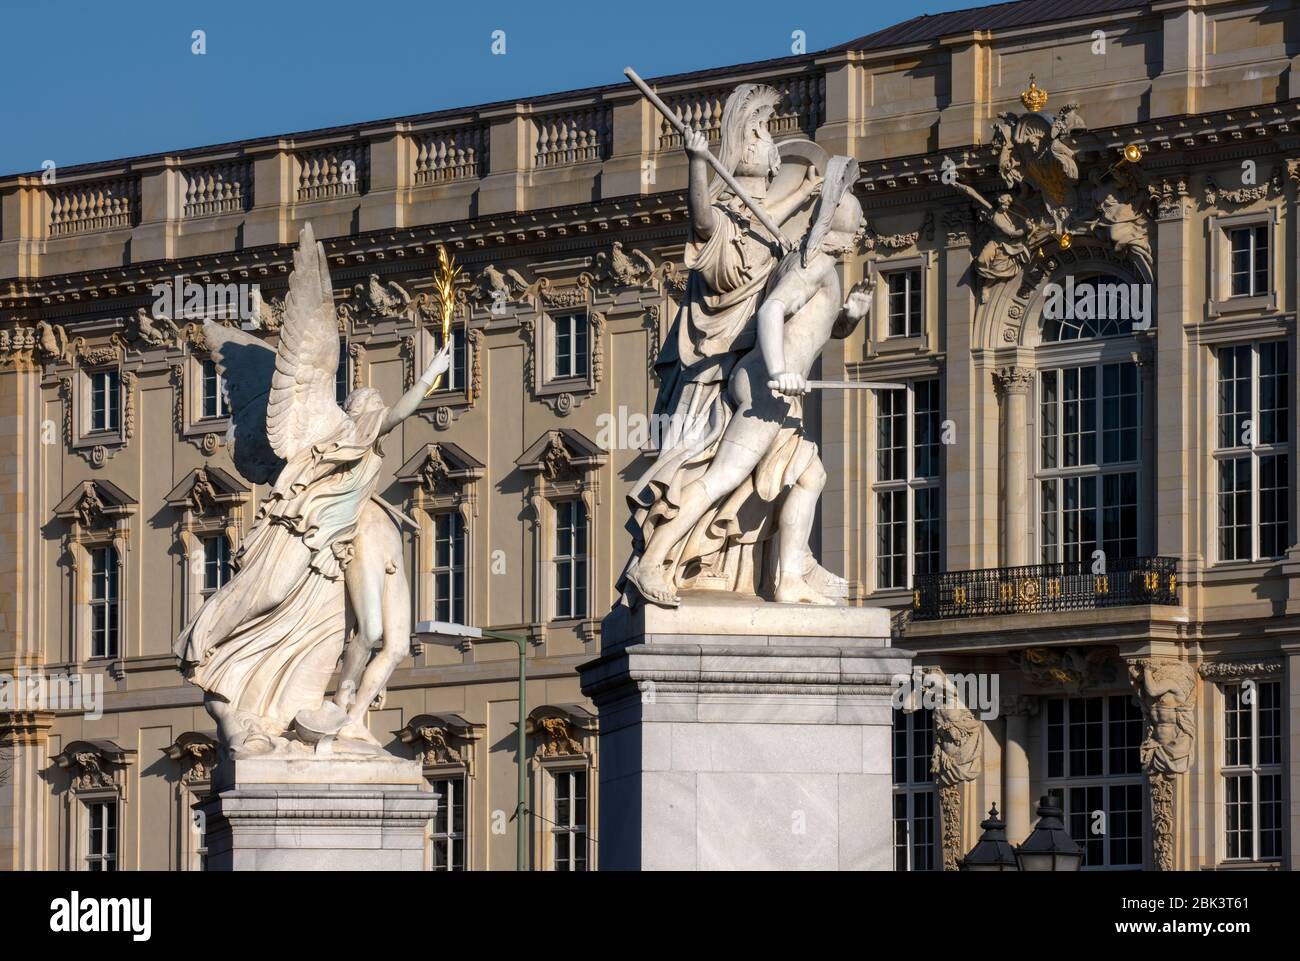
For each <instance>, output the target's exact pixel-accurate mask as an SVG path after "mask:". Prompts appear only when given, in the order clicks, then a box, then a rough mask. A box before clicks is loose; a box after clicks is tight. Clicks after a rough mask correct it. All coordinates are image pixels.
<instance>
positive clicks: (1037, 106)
mask: <svg viewBox="0 0 1300 961" xmlns="http://www.w3.org/2000/svg"><path fill="white" fill-rule="evenodd" d="M1020 102H1021V103H1023V104H1024V105H1025V109H1026V110H1032V111H1033V112H1034V113H1038V111H1040V110H1042V109H1043V108H1044V107H1046V106H1047V91H1046V90H1044V89H1043V88H1042V87H1040V86H1039V85H1038V84H1037V83H1036V82H1035V80H1034V75H1033V74H1032V73H1031V74H1030V75H1029V89H1028V90H1026V91H1024V92H1023V93H1022V94H1021V95H1020Z"/></svg>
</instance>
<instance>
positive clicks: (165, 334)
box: [126, 307, 182, 347]
mask: <svg viewBox="0 0 1300 961" xmlns="http://www.w3.org/2000/svg"><path fill="white" fill-rule="evenodd" d="M181 336H182V335H181V331H180V328H179V327H177V326H176V324H175V323H173V322H172V319H171V318H170V317H157V318H155V317H153V316H151V315H150V313H149V309H148V308H147V307H141V308H140V309H139V310H137V311H136V312H135V315H134V316H133V317H132V318H131V323H130V324H128V325H127V328H126V339H127V340H129V341H130V342H132V343H134V344H136V345H140V344H143V345H145V346H148V347H170V346H171V345H173V344H175V343H176V342H177V341H179V340H180V339H181Z"/></svg>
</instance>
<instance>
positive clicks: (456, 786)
mask: <svg viewBox="0 0 1300 961" xmlns="http://www.w3.org/2000/svg"><path fill="white" fill-rule="evenodd" d="M433 789H434V791H436V792H437V793H438V794H441V795H442V797H441V798H440V799H439V801H438V812H437V814H435V815H434V818H433V870H435V871H464V870H465V779H464V778H463V777H448V778H439V779H438V780H436V781H434V782H433Z"/></svg>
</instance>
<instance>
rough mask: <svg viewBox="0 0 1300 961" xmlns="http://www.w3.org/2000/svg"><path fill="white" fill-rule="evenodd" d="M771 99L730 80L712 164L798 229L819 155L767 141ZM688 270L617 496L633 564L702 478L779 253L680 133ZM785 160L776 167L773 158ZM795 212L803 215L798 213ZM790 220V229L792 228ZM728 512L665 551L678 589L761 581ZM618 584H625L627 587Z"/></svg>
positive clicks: (751, 538)
mask: <svg viewBox="0 0 1300 961" xmlns="http://www.w3.org/2000/svg"><path fill="white" fill-rule="evenodd" d="M778 102H779V95H778V94H777V92H776V91H775V90H773V89H772V88H771V87H767V86H764V85H761V84H741V85H740V86H738V87H737V88H736V89H735V91H734V92H733V93H732V94H731V96H730V97H728V99H727V103H726V106H725V107H724V109H723V114H722V125H721V144H720V151H719V158H718V159H719V162H720V163H721V165H722V166H723V167H724V169H726V170H727V171H728V172H729V173H731V174H732V175H733V176H734V177H735V179H736V182H737V184H738V185H739V186H740V187H741V188H742V189H743V190H744V191H745V192H746V193H747V194H748V195H749V199H750V200H752V201H753V202H755V203H757V204H759V205H762V207H763V209H764V210H765V211H766V212H767V214H768V215H769V217H770V218H771V219H772V220H773V222H774V223H776V224H778V225H782V227H783V229H784V230H785V231H786V232H787V233H790V232H791V230H792V229H793V231H794V234H795V236H798V232H799V225H800V223H801V222H806V219H807V207H808V202H809V200H810V199H811V198H812V197H813V196H815V194H816V192H817V190H818V188H819V185H820V180H821V178H820V174H821V168H822V167H824V165H825V156H826V155H825V152H824V151H822V150H821V149H820V148H819V147H817V146H816V145H815V144H813V143H811V142H810V141H804V140H797V141H788V142H787V143H786V144H783V145H782V146H781V147H780V148H778V147H777V145H776V144H775V143H774V142H773V140H772V137H771V134H770V132H769V131H768V129H767V123H768V120H769V119H770V117H771V116H772V112H773V110H774V108H775V107H776V105H777V103H778ZM684 140H685V143H684V146H685V149H686V153H687V155H688V157H689V168H690V169H689V178H690V185H689V191H688V200H689V204H690V209H691V232H692V236H691V240H690V242H689V243H688V244H687V249H686V266H687V267H688V268H689V269H690V272H689V274H688V276H687V281H686V290H685V293H684V296H683V297H682V300H681V305H680V307H679V310H678V312H677V316H676V318H675V321H674V323H673V326H672V329H671V330H670V331H669V334H668V337H667V340H666V342H665V344H664V348H663V350H662V352H661V354H660V356H659V358H658V359H657V361H656V364H655V367H656V371H657V372H658V375H659V380H660V390H659V396H658V399H657V401H656V404H655V416H656V419H657V420H658V422H659V423H660V424H662V425H664V429H663V430H662V431H661V439H660V451H659V456H658V457H657V459H656V460H655V462H654V463H653V464H652V465H651V466H650V468H649V469H648V470H647V471H646V472H645V473H644V474H643V475H642V477H640V478H639V479H638V480H637V481H636V482H635V483H634V484H633V485H632V489H631V492H630V493H629V495H628V501H629V505H630V507H631V510H632V521H631V523H630V527H631V528H632V533H633V540H634V556H633V559H632V561H631V563H630V565H629V568H628V572H627V573H631V572H632V571H634V570H635V567H636V565H637V563H638V557H639V554H640V551H641V550H642V549H643V547H644V545H645V543H646V542H647V541H648V540H649V538H650V537H651V536H652V535H653V533H654V531H655V530H656V529H657V528H658V527H659V526H660V525H661V524H664V523H666V522H668V521H670V520H671V519H672V518H673V517H674V516H676V514H677V511H678V509H679V505H680V504H681V497H682V491H683V490H684V488H685V487H686V486H687V485H689V484H690V483H691V482H692V481H693V480H697V479H698V478H699V477H701V476H703V474H704V472H705V471H706V470H707V469H708V466H709V463H710V462H711V461H712V459H713V456H714V455H715V453H716V451H717V447H718V444H719V442H720V440H721V438H722V435H723V432H724V431H725V430H726V427H727V424H728V423H729V421H730V419H731V416H732V412H733V410H734V405H733V404H732V402H731V400H730V398H729V397H728V395H727V391H726V385H727V381H728V378H730V376H731V373H732V370H733V368H734V367H735V364H736V362H737V360H739V358H740V357H742V356H743V355H744V354H745V352H746V351H748V350H750V349H751V348H752V347H753V346H754V343H755V317H756V316H757V311H758V306H759V304H760V303H761V302H762V299H763V295H764V293H765V291H766V289H767V286H768V282H769V280H770V278H771V275H772V271H773V268H774V267H775V266H776V263H777V257H778V255H779V253H780V248H779V246H778V243H777V239H776V238H773V237H771V236H770V235H769V234H768V232H767V231H766V229H765V228H764V227H763V226H762V225H761V224H760V223H758V222H757V219H756V217H755V216H754V215H753V213H752V212H751V211H749V210H748V209H747V207H746V204H745V203H744V202H742V201H741V199H740V198H739V197H737V196H736V195H735V194H734V193H732V192H731V191H730V190H729V189H728V188H727V186H726V185H725V184H724V183H723V181H722V179H721V178H720V177H715V178H714V179H713V180H712V182H711V183H710V182H709V178H708V165H707V163H706V157H705V155H706V154H707V153H708V149H709V148H708V141H707V140H706V139H705V138H704V136H703V135H702V134H700V133H698V132H696V131H688V132H687V134H686V136H685V138H684ZM783 161H784V163H783ZM801 215H802V216H801ZM792 225H793V226H792ZM740 526H741V527H745V528H746V530H745V531H744V533H743V534H739V535H736V534H735V533H734V532H735V530H736V527H735V525H734V524H731V523H730V521H729V519H726V518H723V519H720V521H719V523H718V524H717V525H712V526H710V525H707V524H706V525H704V526H702V527H701V529H700V531H699V534H698V536H695V537H693V538H690V539H688V540H684V541H682V542H681V544H680V545H678V549H677V550H675V551H674V552H673V556H672V558H671V559H670V564H671V566H672V568H673V570H672V574H671V576H672V578H673V579H674V581H675V582H676V583H677V584H678V585H679V586H683V587H685V586H693V587H702V588H704V587H712V588H715V589H723V590H746V589H748V592H750V593H753V592H754V591H755V590H757V585H758V580H759V578H760V577H761V573H762V572H761V570H758V567H759V566H760V564H758V563H756V561H755V552H754V550H753V545H754V544H756V543H757V542H759V541H760V540H762V539H763V537H764V536H766V535H765V532H764V531H762V530H756V529H753V525H749V524H746V523H744V522H743V521H742V522H741V523H740ZM628 583H629V582H628V581H627V580H626V578H625V580H624V582H623V585H624V588H625V589H626V587H627V585H628Z"/></svg>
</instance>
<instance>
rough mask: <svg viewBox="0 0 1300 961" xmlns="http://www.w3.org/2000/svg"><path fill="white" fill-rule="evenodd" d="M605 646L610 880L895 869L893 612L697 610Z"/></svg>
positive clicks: (901, 668)
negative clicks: (627, 875)
mask: <svg viewBox="0 0 1300 961" xmlns="http://www.w3.org/2000/svg"><path fill="white" fill-rule="evenodd" d="M602 646H603V654H602V656H601V657H600V658H599V659H597V660H595V661H592V662H590V663H588V664H586V665H584V666H583V668H582V669H581V670H582V683H583V691H584V693H585V694H587V696H589V697H591V698H592V699H593V700H594V701H595V702H596V705H597V707H598V708H599V711H600V758H601V764H600V797H601V803H600V831H599V837H600V861H601V868H602V869H609V870H629V869H631V870H637V869H643V870H688V871H694V870H744V869H750V870H755V869H756V870H799V869H805V870H862V869H876V870H889V869H890V868H891V867H892V864H893V855H892V851H893V846H892V821H891V811H892V805H891V793H892V788H891V777H890V726H891V722H892V705H891V693H892V690H893V687H892V681H893V678H894V676H895V675H904V676H905V675H907V674H908V673H909V671H910V669H911V663H912V654H911V652H908V651H901V650H896V649H891V648H890V647H889V617H888V612H886V611H883V610H874V609H866V608H847V607H820V608H819V607H809V606H804V605H794V604H771V603H764V602H754V601H752V600H749V601H743V600H740V599H733V596H729V595H720V594H717V593H713V592H709V593H707V594H697V595H690V594H687V595H684V596H683V602H682V606H681V607H680V608H678V609H677V610H664V609H661V608H655V607H646V606H642V607H641V608H639V609H638V610H637V611H636V612H635V613H633V614H630V615H629V614H628V612H626V611H625V610H620V611H618V612H616V613H615V614H611V615H610V616H609V617H607V618H606V619H605V622H604V625H603V628H602Z"/></svg>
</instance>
